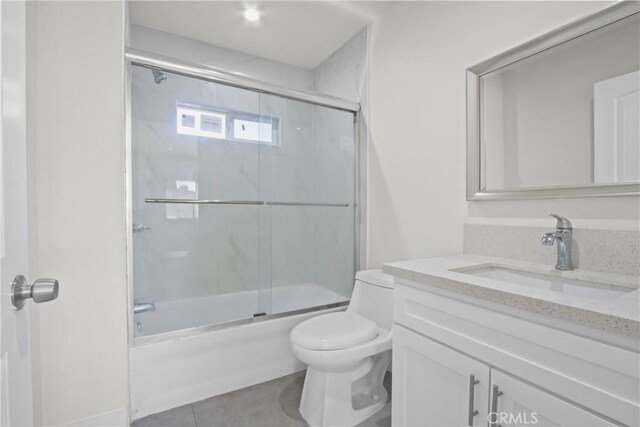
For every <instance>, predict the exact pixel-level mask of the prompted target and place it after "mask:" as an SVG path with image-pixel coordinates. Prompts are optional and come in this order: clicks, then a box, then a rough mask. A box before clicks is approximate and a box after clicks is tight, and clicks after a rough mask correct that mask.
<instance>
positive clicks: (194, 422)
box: [189, 403, 198, 427]
mask: <svg viewBox="0 0 640 427" xmlns="http://www.w3.org/2000/svg"><path fill="white" fill-rule="evenodd" d="M189 406H190V407H191V415H193V425H195V426H196V427H198V421H197V420H196V410H195V409H194V407H193V403H191V404H190V405H189Z"/></svg>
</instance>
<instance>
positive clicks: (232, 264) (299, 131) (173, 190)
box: [132, 67, 354, 301]
mask: <svg viewBox="0 0 640 427" xmlns="http://www.w3.org/2000/svg"><path fill="white" fill-rule="evenodd" d="M177 101H184V102H189V103H193V104H198V105H206V106H217V107H223V108H228V109H233V110H239V111H245V112H250V113H255V114H258V113H259V114H261V115H263V116H264V115H272V116H274V117H278V118H279V119H280V125H281V129H280V132H281V140H282V145H281V146H279V147H270V146H266V145H258V144H242V143H234V142H230V141H218V140H211V139H207V138H198V137H193V136H183V135H178V134H177V133H176V129H175V114H176V113H175V107H176V102H177ZM132 137H133V144H132V162H133V168H132V169H133V183H134V186H133V211H134V223H138V224H140V223H141V224H144V225H147V226H149V227H151V229H150V230H148V231H145V232H141V233H135V234H134V247H133V250H134V292H135V298H136V300H137V301H145V300H153V301H162V300H176V299H186V298H194V297H199V296H205V295H212V294H223V293H230V292H239V291H245V290H255V289H258V288H260V287H262V289H267V288H269V287H274V286H286V285H295V284H304V283H310V282H315V283H320V282H321V284H324V285H325V286H327V287H329V288H331V289H332V290H335V291H337V292H340V293H343V294H345V295H348V294H349V293H350V289H351V284H352V281H353V276H352V275H353V271H352V269H353V267H352V262H353V237H352V236H353V178H352V176H353V164H354V162H353V158H354V152H353V119H352V115H351V114H349V113H345V112H341V111H337V110H331V109H327V108H322V107H317V106H312V105H308V104H304V103H300V102H295V101H291V100H285V99H282V98H278V97H275V96H268V95H260V94H258V93H256V92H250V91H245V90H241V89H236V88H231V87H227V86H223V85H213V84H209V83H204V82H201V81H198V80H195V79H189V78H186V77H182V76H176V75H169V78H168V79H167V80H166V81H165V82H164V83H163V84H161V85H157V84H155V83H154V82H153V79H152V75H151V72H150V71H149V70H146V69H142V68H138V67H134V69H133V72H132ZM176 181H183V184H184V185H185V186H186V187H187V189H186V190H177V185H176ZM189 186H192V188H189ZM164 197H168V198H215V199H234V200H238V199H246V200H256V199H259V200H274V201H284V202H325V203H349V204H350V208H348V209H347V208H317V207H292V206H286V207H284V206H283V207H275V206H273V207H258V206H199V207H195V206H189V205H158V204H147V203H145V202H144V199H145V198H164ZM168 216H179V217H182V219H181V220H180V219H169V218H167V217H168Z"/></svg>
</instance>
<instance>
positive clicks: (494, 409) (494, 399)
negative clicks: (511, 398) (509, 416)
mask: <svg viewBox="0 0 640 427" xmlns="http://www.w3.org/2000/svg"><path fill="white" fill-rule="evenodd" d="M503 394H504V393H502V391H500V389H499V388H498V386H497V385H494V386H493V394H492V395H491V414H490V416H491V422H490V424H489V425H490V427H502V426H501V425H500V424H498V397H500V396H502V395H503Z"/></svg>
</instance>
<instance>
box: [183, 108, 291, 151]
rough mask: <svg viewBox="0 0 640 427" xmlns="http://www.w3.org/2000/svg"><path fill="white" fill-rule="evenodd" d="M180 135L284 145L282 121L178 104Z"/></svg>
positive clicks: (240, 112)
mask: <svg viewBox="0 0 640 427" xmlns="http://www.w3.org/2000/svg"><path fill="white" fill-rule="evenodd" d="M176 113H177V132H178V134H181V135H191V136H201V137H205V138H215V139H224V140H226V141H230V142H245V143H246V142H248V143H253V144H264V145H271V146H280V126H279V125H280V119H279V118H277V117H271V116H261V115H259V114H253V113H247V112H243V111H235V110H222V109H215V108H211V107H206V106H197V105H193V104H186V103H180V102H179V103H178V104H177V107H176Z"/></svg>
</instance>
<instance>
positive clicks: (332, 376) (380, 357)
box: [300, 351, 391, 427]
mask: <svg viewBox="0 0 640 427" xmlns="http://www.w3.org/2000/svg"><path fill="white" fill-rule="evenodd" d="M390 358H391V351H385V352H383V353H380V354H376V355H374V356H371V357H367V358H366V359H364V360H362V362H360V363H358V364H357V365H355V366H353V367H350V368H348V369H346V370H341V371H334V372H327V371H321V370H318V369H315V368H313V367H311V366H309V367H308V368H307V376H306V378H305V381H304V388H303V390H302V400H301V401H300V414H302V416H303V418H304V419H305V421H306V422H307V423H308V424H309V425H310V426H312V427H321V426H355V425H356V424H358V423H360V422H362V421H364V420H365V419H367V418H369V417H370V416H371V415H373V414H375V413H376V412H378V411H379V410H380V409H382V408H383V407H384V405H385V404H386V403H387V399H388V395H387V391H386V390H385V388H384V386H383V385H382V382H383V380H384V374H385V372H386V371H387V367H388V366H389V360H390Z"/></svg>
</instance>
